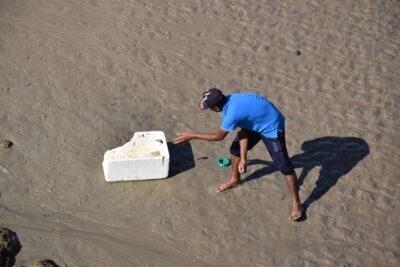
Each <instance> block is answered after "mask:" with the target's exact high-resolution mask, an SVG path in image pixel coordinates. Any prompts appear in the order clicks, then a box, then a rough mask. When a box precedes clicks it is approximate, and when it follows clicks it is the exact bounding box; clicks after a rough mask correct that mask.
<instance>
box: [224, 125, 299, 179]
mask: <svg viewBox="0 0 400 267" xmlns="http://www.w3.org/2000/svg"><path fill="white" fill-rule="evenodd" d="M248 137H249V142H248V145H247V150H251V149H252V148H253V147H254V146H255V145H256V144H257V143H258V142H259V141H260V140H262V141H263V143H264V145H265V147H266V148H267V150H268V152H269V154H270V156H271V158H272V160H273V161H274V163H275V166H276V168H277V169H278V170H279V171H280V172H281V173H282V174H284V175H288V174H293V173H294V166H293V164H292V162H291V161H290V159H289V155H288V153H287V149H286V141H285V132H284V131H283V132H279V133H278V138H267V137H265V136H263V135H262V134H260V133H257V132H253V131H248ZM230 152H231V154H232V155H234V156H237V157H240V145H239V137H238V136H237V135H236V137H235V139H234V140H233V142H232V145H231V148H230Z"/></svg>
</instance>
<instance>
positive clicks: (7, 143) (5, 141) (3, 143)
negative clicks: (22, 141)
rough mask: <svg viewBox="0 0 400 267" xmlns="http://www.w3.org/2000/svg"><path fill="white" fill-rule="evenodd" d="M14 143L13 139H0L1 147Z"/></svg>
mask: <svg viewBox="0 0 400 267" xmlns="http://www.w3.org/2000/svg"><path fill="white" fill-rule="evenodd" d="M12 145H13V143H12V142H11V141H8V140H5V139H0V148H9V147H11V146H12Z"/></svg>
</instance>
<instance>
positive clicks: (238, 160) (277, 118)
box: [174, 88, 302, 220]
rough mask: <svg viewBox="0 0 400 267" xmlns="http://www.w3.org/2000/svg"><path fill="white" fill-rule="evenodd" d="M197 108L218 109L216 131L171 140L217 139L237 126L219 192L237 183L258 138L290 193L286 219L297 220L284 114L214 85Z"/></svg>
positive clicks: (298, 205)
mask: <svg viewBox="0 0 400 267" xmlns="http://www.w3.org/2000/svg"><path fill="white" fill-rule="evenodd" d="M199 108H200V110H206V109H210V110H212V111H214V112H221V115H222V118H223V120H222V123H221V126H220V128H218V130H217V132H216V133H208V134H199V133H189V132H182V133H178V136H179V137H177V138H176V139H174V143H175V144H179V143H184V142H188V141H190V140H192V139H200V140H206V141H220V140H222V139H224V138H225V136H226V135H227V134H228V133H229V132H232V131H235V130H236V129H238V133H237V135H236V137H235V139H234V140H233V142H232V145H231V147H230V153H231V162H232V176H231V178H230V179H229V180H228V181H226V182H224V183H220V184H218V185H217V186H216V191H217V192H222V191H225V190H227V189H229V188H234V187H237V186H239V185H240V174H241V173H243V172H245V171H246V168H247V151H248V150H250V149H252V148H253V147H254V146H255V145H256V144H257V143H258V142H259V141H260V140H262V142H263V143H264V145H265V147H266V148H267V150H268V152H269V154H270V156H271V158H272V160H273V161H274V163H275V165H276V167H277V169H278V170H279V171H280V172H281V173H282V174H283V175H284V176H285V180H286V183H287V186H288V187H289V190H290V193H291V195H292V202H293V203H292V212H291V214H290V217H289V220H298V219H300V217H301V215H302V214H301V213H302V207H301V202H300V198H299V190H298V187H297V176H296V173H295V171H294V167H293V164H292V163H291V162H290V159H289V156H288V153H287V149H286V142H285V117H284V116H283V115H282V113H281V112H280V111H279V110H278V109H277V108H276V107H275V106H274V105H273V104H272V103H271V102H270V101H269V100H268V99H267V98H265V97H263V96H260V95H257V94H243V93H240V94H231V95H228V96H225V95H223V94H222V92H221V91H220V90H218V89H216V88H212V89H209V90H207V91H205V92H204V93H203V99H202V100H201V102H200V103H199Z"/></svg>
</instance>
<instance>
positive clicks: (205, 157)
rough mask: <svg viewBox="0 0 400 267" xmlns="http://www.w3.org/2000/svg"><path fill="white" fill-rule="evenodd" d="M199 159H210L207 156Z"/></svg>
mask: <svg viewBox="0 0 400 267" xmlns="http://www.w3.org/2000/svg"><path fill="white" fill-rule="evenodd" d="M197 159H208V157H207V156H204V157H199V158H197Z"/></svg>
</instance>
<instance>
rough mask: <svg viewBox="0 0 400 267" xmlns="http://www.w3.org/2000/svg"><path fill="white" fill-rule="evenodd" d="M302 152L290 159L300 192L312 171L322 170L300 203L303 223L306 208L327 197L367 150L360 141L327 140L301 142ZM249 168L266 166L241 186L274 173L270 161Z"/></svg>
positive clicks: (353, 139) (318, 139) (326, 138)
mask: <svg viewBox="0 0 400 267" xmlns="http://www.w3.org/2000/svg"><path fill="white" fill-rule="evenodd" d="M301 149H302V150H303V151H304V153H302V154H298V155H295V156H293V157H292V158H291V159H290V160H291V161H292V163H293V165H294V167H295V168H302V171H301V174H300V175H299V177H298V186H299V188H300V187H301V185H302V184H303V182H304V179H305V178H306V177H307V174H308V173H309V172H310V171H311V170H312V169H313V168H314V167H316V166H320V167H321V170H320V173H319V177H318V179H317V181H316V186H315V188H314V189H313V190H312V192H311V193H310V195H309V196H308V197H307V199H306V200H305V201H304V202H303V216H302V219H301V220H305V219H306V218H307V216H306V211H307V208H308V207H309V206H310V205H311V204H312V203H313V202H314V201H317V200H318V199H320V198H321V197H322V196H323V195H324V194H326V193H327V192H328V191H329V189H330V188H331V187H332V186H334V185H335V184H336V183H337V181H338V180H339V179H340V177H342V176H343V175H345V174H347V173H349V172H350V171H351V169H353V168H354V167H355V166H356V165H357V164H358V162H360V161H361V160H362V159H363V158H364V157H365V156H367V155H368V154H369V146H368V144H367V143H366V142H365V141H364V140H363V139H360V138H356V137H333V136H326V137H321V138H317V139H314V140H310V141H306V142H304V143H303V144H302V146H301ZM252 164H266V165H267V167H264V168H262V169H259V170H257V171H255V172H254V173H252V174H251V175H250V176H248V177H246V179H244V180H243V182H248V181H250V180H253V179H257V178H260V177H262V176H264V175H268V174H271V173H272V172H274V171H276V170H277V169H276V167H275V166H274V164H273V163H272V162H270V161H264V160H252V161H250V162H249V164H248V165H252Z"/></svg>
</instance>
